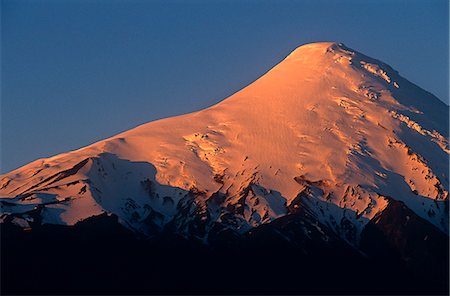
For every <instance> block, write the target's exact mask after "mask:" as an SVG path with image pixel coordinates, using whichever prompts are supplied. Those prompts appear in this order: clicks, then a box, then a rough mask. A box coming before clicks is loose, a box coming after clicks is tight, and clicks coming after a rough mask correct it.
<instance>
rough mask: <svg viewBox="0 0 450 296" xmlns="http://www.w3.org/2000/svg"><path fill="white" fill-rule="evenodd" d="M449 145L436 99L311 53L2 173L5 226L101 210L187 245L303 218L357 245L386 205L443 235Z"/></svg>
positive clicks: (344, 59)
mask: <svg viewBox="0 0 450 296" xmlns="http://www.w3.org/2000/svg"><path fill="white" fill-rule="evenodd" d="M447 137H448V108H447V106H445V105H444V104H443V103H441V102H440V101H439V100H438V99H437V98H435V97H434V96H432V95H431V94H429V93H427V92H425V91H423V90H421V89H420V88H418V87H417V86H415V85H413V84H412V83H410V82H408V81H407V80H405V79H404V78H402V77H401V76H399V74H398V73H397V72H396V71H395V70H393V69H392V68H391V67H389V66H388V65H386V64H384V63H382V62H380V61H377V60H374V59H372V58H369V57H367V56H364V55H362V54H360V53H358V52H356V51H354V50H351V49H349V48H346V47H345V46H344V45H342V44H337V43H325V42H324V43H313V44H308V45H304V46H301V47H299V48H297V49H296V50H295V51H293V52H292V53H291V54H290V55H289V56H288V57H286V58H285V59H284V60H283V61H282V62H281V63H279V64H278V65H277V66H275V67H274V68H273V69H271V70H270V71H269V72H267V73H266V74H265V75H264V76H262V77H261V78H259V79H258V80H257V81H255V82H254V83H252V84H251V85H249V86H247V87H246V88H244V89H242V90H241V91H239V92H237V93H236V94H234V95H232V96H231V97H229V98H227V99H225V100H223V101H222V102H220V103H218V104H217V105H215V106H212V107H210V108H207V109H204V110H202V111H199V112H195V113H191V114H187V115H183V116H177V117H172V118H167V119H163V120H158V121H155V122H150V123H148V124H144V125H142V126H139V127H137V128H134V129H132V130H130V131H127V132H124V133H122V134H119V135H117V136H114V137H112V138H109V139H106V140H103V141H100V142H98V143H95V144H93V145H90V146H88V147H85V148H82V149H79V150H76V151H72V152H69V153H65V154H60V155H57V156H54V157H51V158H47V159H40V160H37V161H35V162H32V163H30V164H28V165H26V166H24V167H22V168H20V169H17V170H15V171H13V172H10V173H8V174H6V175H4V176H2V178H1V186H0V188H1V190H0V192H1V196H2V199H1V205H2V218H3V220H5V219H7V218H8V217H10V218H11V217H13V218H12V219H13V222H14V223H15V224H18V225H20V226H22V227H30V226H31V225H32V224H33V223H34V222H35V221H34V219H36V217H35V216H36V214H37V215H38V216H39V220H40V221H39V223H50V224H64V225H73V224H75V223H77V222H79V221H82V220H84V219H86V218H88V217H91V216H95V215H100V214H102V213H105V212H106V213H112V214H115V215H117V216H118V217H119V218H120V221H121V223H123V224H124V225H126V226H127V227H129V228H130V229H133V230H134V231H136V232H139V233H143V234H147V233H148V232H149V229H148V227H149V225H152V226H153V227H157V228H163V227H164V226H165V225H167V224H168V223H171V224H176V226H177V229H178V230H179V231H180V232H182V233H185V234H187V235H189V234H191V233H190V232H191V231H190V230H189V225H190V224H191V223H194V222H195V223H196V224H199V225H198V227H200V225H201V228H202V231H197V232H196V233H195V236H197V237H198V238H201V239H204V240H207V238H208V232H209V229H211V228H212V227H214V225H215V224H217V223H219V224H222V225H225V226H226V227H227V228H231V229H233V230H235V231H237V232H240V233H243V232H246V231H248V230H250V229H251V228H254V227H256V226H259V225H261V224H264V223H268V222H270V221H273V220H275V219H277V218H280V217H283V216H285V215H288V214H289V213H291V212H292V211H295V209H296V208H298V207H306V208H307V209H308V210H309V211H310V212H311V213H312V215H314V216H315V217H316V218H317V219H318V220H319V221H320V222H321V223H323V224H325V225H328V226H329V227H330V228H331V229H333V230H334V231H336V232H337V233H341V235H343V237H344V238H345V239H346V240H348V241H349V242H350V243H352V244H353V243H357V241H358V238H359V235H360V232H361V230H362V229H363V228H364V226H365V225H366V224H367V223H368V222H369V221H371V220H372V219H373V218H374V217H376V216H377V215H378V214H380V213H382V212H383V210H384V209H385V208H386V207H387V205H388V204H389V201H390V200H391V199H393V200H398V201H401V202H403V203H404V204H405V205H406V206H407V207H408V208H410V209H411V210H412V211H413V212H414V213H415V214H417V215H418V216H419V217H422V218H424V219H426V220H428V221H429V222H431V223H432V224H433V225H435V226H436V227H437V228H439V229H440V230H442V231H443V232H447V231H448V213H447V209H446V207H445V206H444V205H445V204H447V203H448V184H449V182H448V154H449V147H448V140H447ZM31 213H34V214H33V215H32V214H31ZM344 224H345V225H347V224H348V225H351V227H350V228H348V227H347V226H346V227H343V225H344ZM344 229H345V230H344Z"/></svg>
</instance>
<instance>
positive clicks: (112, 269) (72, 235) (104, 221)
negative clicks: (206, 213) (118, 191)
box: [1, 214, 448, 294]
mask: <svg viewBox="0 0 450 296" xmlns="http://www.w3.org/2000/svg"><path fill="white" fill-rule="evenodd" d="M310 222H311V220H309V218H308V217H307V216H304V215H297V214H294V215H289V216H286V217H283V218H281V219H278V220H276V221H274V222H272V223H270V224H268V225H263V226H262V227H258V228H256V229H253V230H252V231H251V232H250V233H248V234H246V235H245V236H238V235H237V234H235V233H233V232H232V231H226V230H222V231H220V232H217V233H216V234H215V238H214V239H212V240H211V244H210V245H209V246H205V245H202V244H199V243H196V242H194V240H186V239H184V238H182V237H180V236H178V235H175V234H173V233H172V234H171V233H168V232H167V233H166V232H163V233H161V234H160V235H158V236H157V237H154V238H151V239H145V240H143V239H137V238H136V236H135V235H134V234H133V233H131V232H130V231H128V230H127V229H126V228H124V227H123V226H121V225H120V224H119V223H117V218H116V217H115V216H107V215H101V216H97V217H93V218H91V219H88V220H86V221H84V222H80V223H78V224H77V225H76V226H74V227H65V226H54V225H43V226H41V227H38V228H35V229H33V230H31V231H23V230H21V229H19V228H17V227H15V226H13V225H11V224H2V229H1V230H2V241H1V243H2V245H1V247H2V252H1V268H2V270H1V271H2V272H1V281H2V286H1V288H2V294H446V293H447V294H448V282H447V281H442V275H437V277H436V278H434V279H433V278H432V277H431V278H422V277H418V276H417V275H415V274H414V273H411V272H409V271H408V270H407V269H406V268H405V266H404V264H402V263H401V261H400V260H399V259H398V258H399V257H398V256H395V255H392V256H391V257H389V256H388V257H383V256H382V255H381V256H378V257H375V259H369V258H367V257H365V256H363V255H361V254H360V253H359V252H357V251H355V250H354V249H353V248H351V247H350V246H349V245H347V244H346V243H345V242H343V241H342V240H339V239H338V238H337V237H335V236H334V235H333V234H331V233H328V230H327V229H326V227H321V228H317V227H316V226H315V224H314V223H310ZM323 232H325V235H323ZM293 242H294V243H293ZM369 243H370V242H369ZM382 247H385V245H384V244H383V245H382V246H381V247H380V248H382ZM446 275H447V276H448V269H447V271H446ZM444 276H445V274H444Z"/></svg>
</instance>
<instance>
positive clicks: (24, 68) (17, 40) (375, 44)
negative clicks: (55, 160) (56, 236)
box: [1, 0, 449, 173]
mask: <svg viewBox="0 0 450 296" xmlns="http://www.w3.org/2000/svg"><path fill="white" fill-rule="evenodd" d="M448 9H449V8H448V0H440V1H439V0H420V1H419V0H404V1H400V0H389V1H382V0H376V1H370V0H365V1H360V0H355V1H351V0H347V1H338V0H336V1H331V0H328V1H324V0H310V1H282V0H277V1H275V0H274V1H264V0H260V1H254V0H239V1H232V0H227V1H218V0H211V1H206V0H205V1H188V0H184V1H181V0H179V1H156V0H155V1H132V0H127V1H125V0H123V1H114V0H103V1H100V0H76V1H75V0H63V1H61V0H28V1H23V0H2V1H1V33H2V35H1V62H2V64H1V74H2V76H1V95H2V96H1V164H2V167H1V171H2V172H3V173H4V172H7V171H10V170H12V169H15V168H17V167H19V166H22V165H24V164H26V163H28V162H30V161H33V160H35V159H37V158H41V157H48V156H52V155H54V154H57V153H61V152H66V151H68V150H73V149H77V148H80V147H82V146H85V145H87V144H90V143H93V142H96V141H98V140H101V139H104V138H107V137H109V136H112V135H114V134H117V133H119V132H122V131H125V130H127V129H130V128H132V127H135V126H137V125H139V124H142V123H145V122H148V121H152V120H155V119H159V118H163V117H167V116H172V115H178V114H182V113H187V112H191V111H195V110H198V109H202V108H204V107H207V106H210V105H212V104H214V103H216V102H218V101H220V100H222V99H223V98H225V97H227V96H229V95H231V94H232V93H234V92H236V91H237V90H239V89H240V88H242V87H244V86H245V85H247V84H249V83H251V82H252V81H254V80H255V79H257V78H258V77H259V76H261V75H262V74H264V73H265V72H266V71H267V70H269V69H270V68H271V67H272V66H274V65H275V64H277V63H278V62H279V61H281V60H282V59H283V58H284V57H285V56H286V55H287V54H289V52H290V51H292V50H293V49H294V48H296V47H297V46H298V45H301V44H304V43H309V42H314V41H340V42H343V43H344V44H346V45H347V46H349V47H351V48H353V49H356V50H358V51H361V52H363V53H365V54H367V55H369V56H372V57H374V58H377V59H381V60H382V61H384V62H386V63H388V64H390V65H391V66H393V67H394V68H395V69H396V70H398V71H399V72H400V74H401V75H403V76H404V77H406V78H408V79H409V80H411V81H412V82H414V83H416V84H418V85H419V86H421V87H422V88H425V89H426V90H428V91H430V92H432V93H433V94H435V95H436V96H438V97H439V98H440V99H441V100H443V101H445V102H448V62H449V60H448V43H449V40H448V11H449V10H448Z"/></svg>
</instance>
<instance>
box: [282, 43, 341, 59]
mask: <svg viewBox="0 0 450 296" xmlns="http://www.w3.org/2000/svg"><path fill="white" fill-rule="evenodd" d="M345 50H349V49H348V48H347V47H346V46H345V45H344V44H343V43H341V42H312V43H306V44H303V45H300V46H298V47H297V48H296V49H294V50H293V51H292V52H291V53H290V54H289V55H288V57H295V56H298V55H304V54H307V55H323V54H326V53H328V52H333V51H345Z"/></svg>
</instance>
